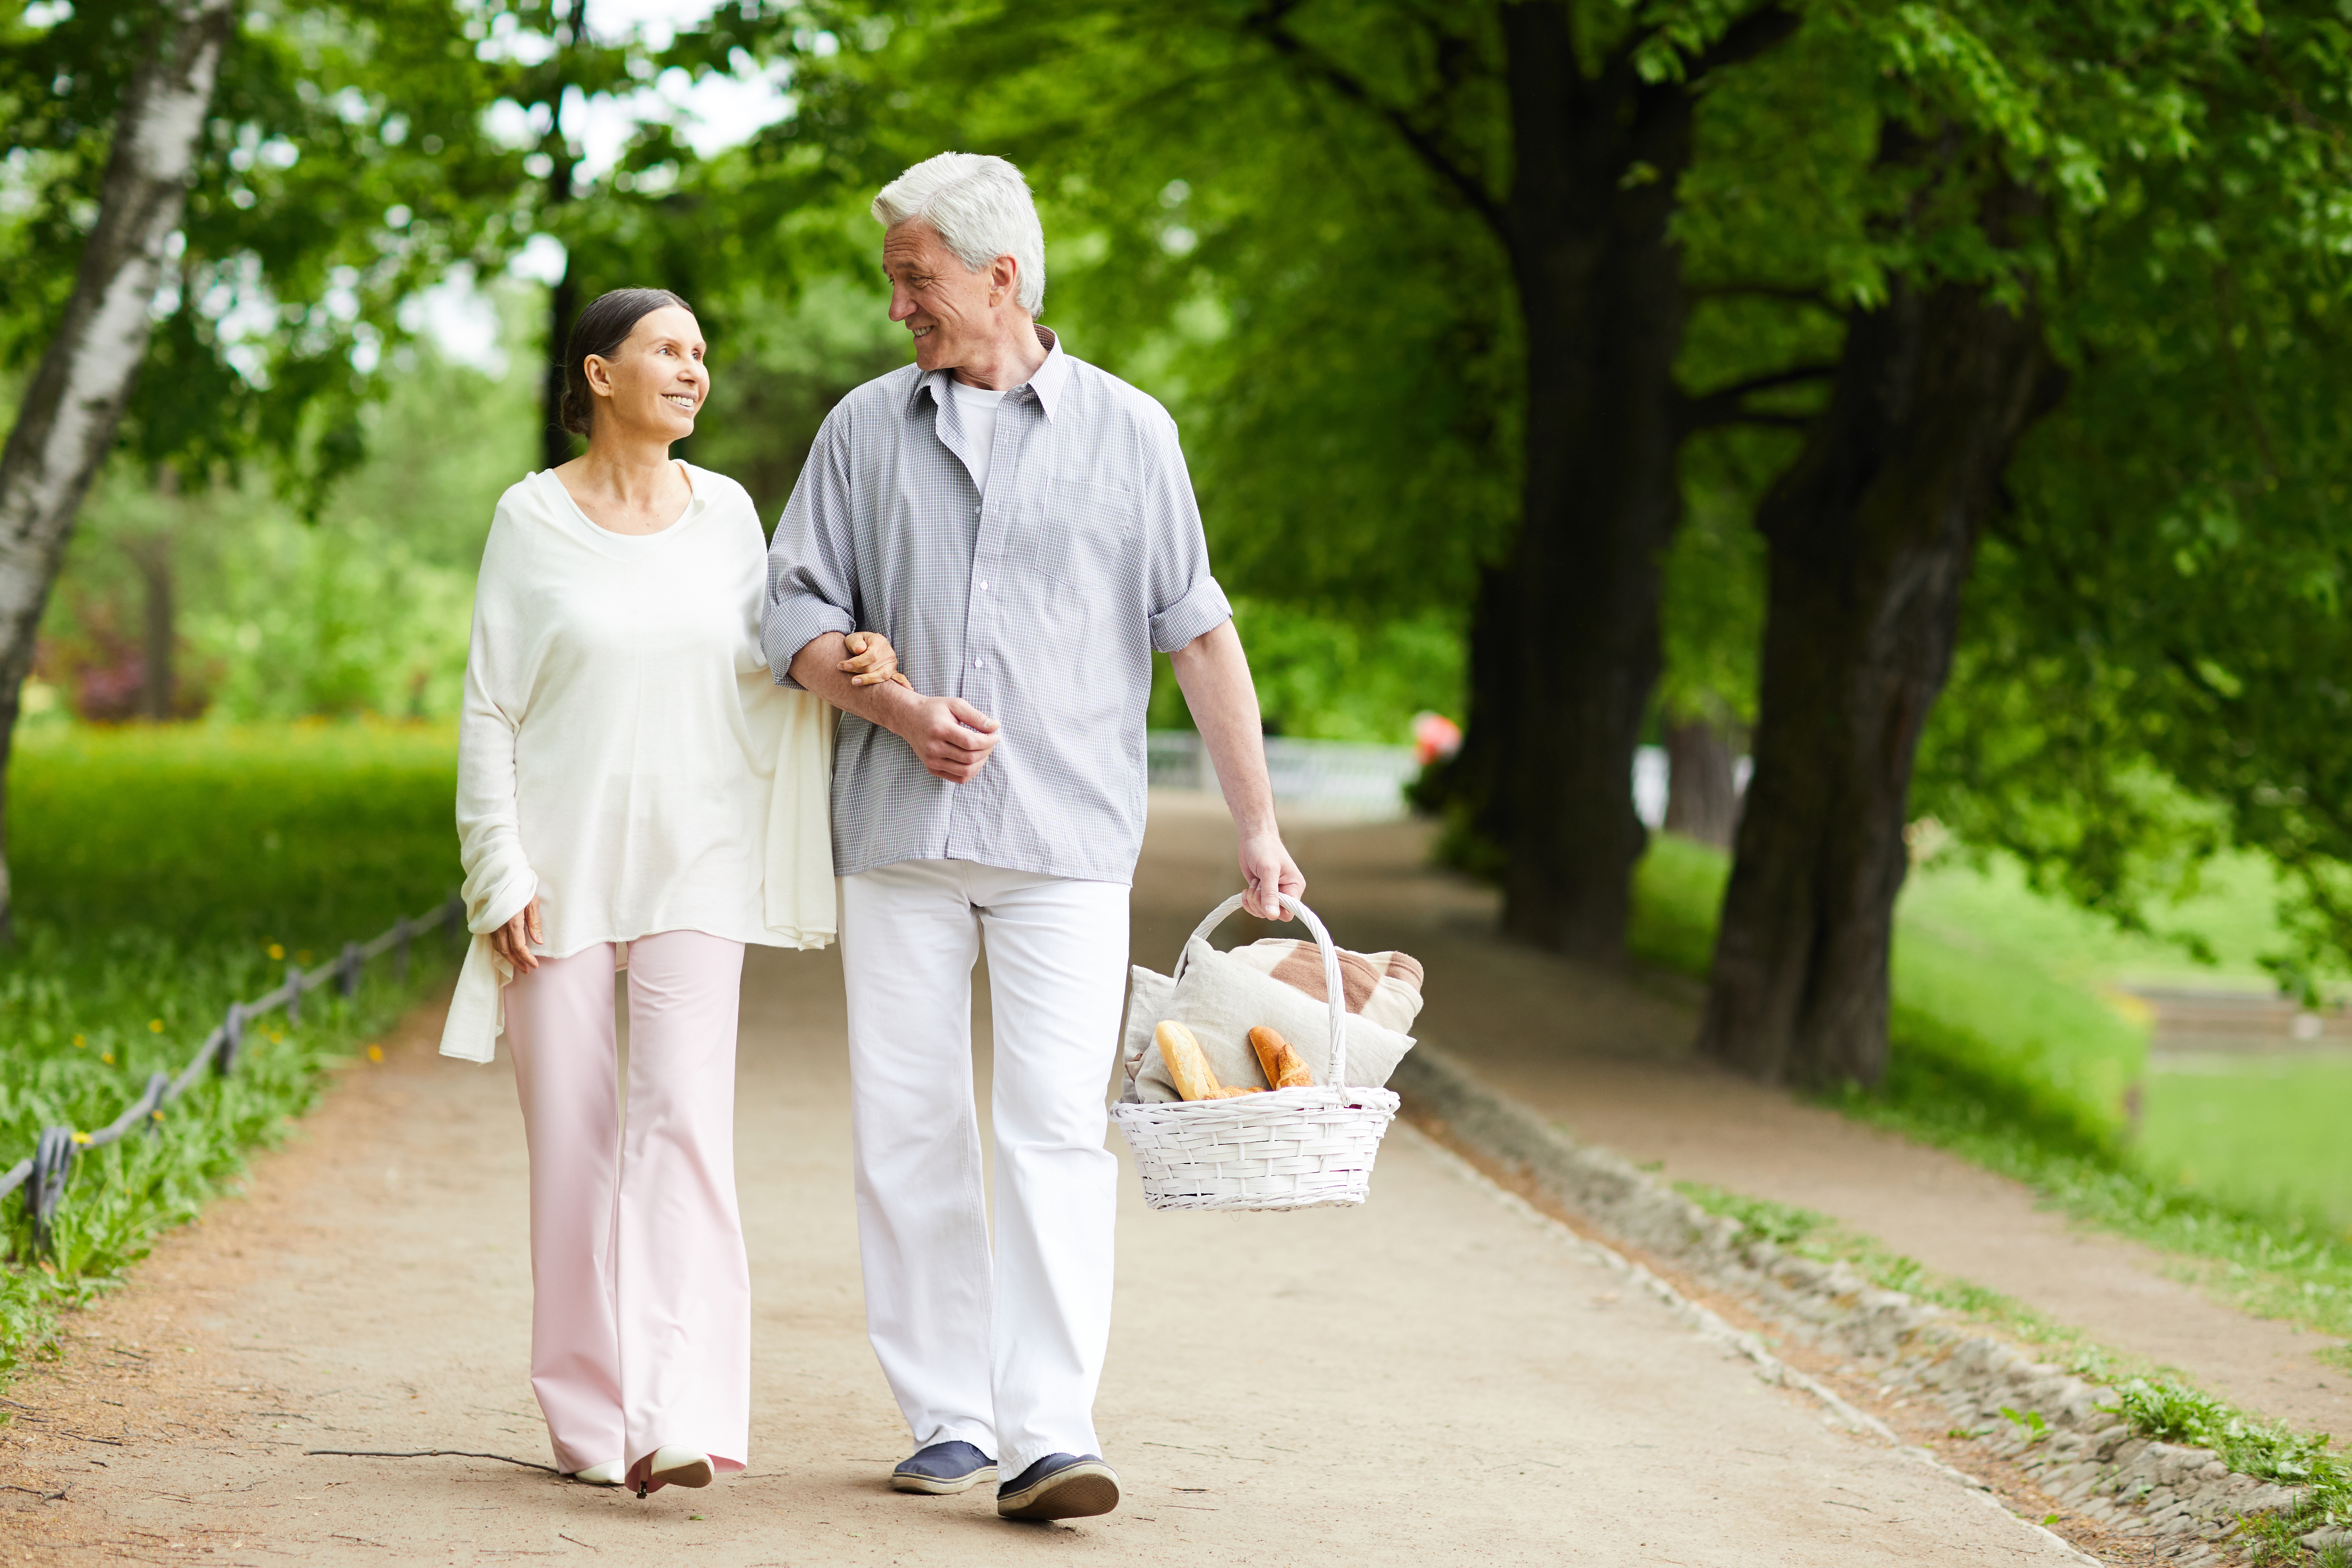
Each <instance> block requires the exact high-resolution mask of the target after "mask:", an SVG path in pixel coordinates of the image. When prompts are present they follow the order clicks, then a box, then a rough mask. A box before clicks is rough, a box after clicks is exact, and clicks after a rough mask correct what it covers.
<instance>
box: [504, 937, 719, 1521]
mask: <svg viewBox="0 0 2352 1568" xmlns="http://www.w3.org/2000/svg"><path fill="white" fill-rule="evenodd" d="M613 957H614V955H613V949H612V946H611V945H610V944H609V943H599V944H597V945H596V946H594V947H590V948H584V949H583V950H582V951H580V952H575V953H572V954H571V955H570V956H569V957H565V958H558V959H542V960H541V962H540V965H539V967H538V968H537V969H536V970H533V971H531V972H530V973H524V974H518V975H516V976H515V978H514V981H513V983H512V984H509V986H508V988H507V996H506V1014H507V1016H506V1026H507V1042H508V1045H509V1047H510V1048H511V1049H512V1050H513V1052H514V1064H515V1087H516V1089H517V1090H518V1092H519V1093H520V1095H521V1098H522V1116H523V1127H524V1130H525V1131H526V1133H527V1135H528V1136H529V1138H530V1277H531V1285H532V1289H533V1300H532V1305H531V1319H530V1384H531V1387H532V1389H533V1390H534V1391H535V1392H536V1393H537V1394H538V1395H539V1407H540V1409H541V1412H543V1413H544V1414H545V1415H546V1416H547V1430H548V1435H549V1436H551V1438H553V1439H554V1443H555V1459H556V1464H557V1467H558V1468H561V1469H563V1470H566V1471H571V1470H583V1469H586V1468H589V1467H590V1466H592V1465H603V1464H610V1463H612V1462H614V1460H619V1461H621V1462H622V1463H623V1464H625V1465H626V1466H629V1467H632V1468H635V1467H638V1466H639V1465H640V1463H641V1461H643V1460H645V1459H646V1458H649V1457H650V1456H651V1455H652V1453H653V1451H654V1450H655V1449H656V1448H658V1447H662V1446H664V1445H665V1444H676V1445H678V1446H681V1447H688V1448H693V1449H697V1450H698V1451H700V1452H702V1453H705V1454H708V1455H709V1456H710V1459H711V1462H712V1464H713V1465H715V1466H716V1467H717V1468H719V1469H721V1470H740V1469H741V1468H743V1464H744V1460H745V1458H747V1457H748V1452H749V1449H750V1447H751V1440H750V1439H751V1268H750V1265H749V1264H748V1263H747V1262H746V1261H745V1259H744V1256H743V1224H742V1219H741V1216H740V1214H739V1213H738V1211H737V1209H736V1206H735V1002H736V993H737V989H738V986H739V984H740V980H741V978H742V973H743V944H742V943H741V942H728V941H724V940H722V939H721V938H719V937H715V936H706V935H704V934H703V933H702V932H700V931H663V932H661V933H660V934H659V935H656V936H648V937H641V938H639V939H638V940H637V941H635V942H631V943H629V970H628V975H629V1086H628V1088H629V1093H628V1110H627V1115H626V1118H625V1121H624V1117H623V1114H622V1110H621V1104H620V1098H619V1089H618V1083H617V1079H618V1077H619V1071H618V1059H617V1053H616V1051H615V1048H614V1006H613ZM633 1479H634V1478H633Z"/></svg>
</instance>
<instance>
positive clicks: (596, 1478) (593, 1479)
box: [572, 1459, 628, 1487]
mask: <svg viewBox="0 0 2352 1568" xmlns="http://www.w3.org/2000/svg"><path fill="white" fill-rule="evenodd" d="M627 1475H628V1467H627V1466H625V1465H624V1464H622V1463H621V1461H620V1460H618V1459H614V1460H613V1461H612V1462H611V1463H610V1464H604V1465H591V1466H589V1467H588V1468H586V1469H584V1470H574V1471H572V1479H573V1480H575V1481H584V1482H586V1483H587V1484H588V1485H590V1486H592V1487H617V1486H619V1485H620V1484H621V1482H622V1481H623V1479H625V1478H626V1477H627Z"/></svg>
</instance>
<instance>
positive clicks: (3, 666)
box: [0, 0, 235, 937]
mask: <svg viewBox="0 0 2352 1568" xmlns="http://www.w3.org/2000/svg"><path fill="white" fill-rule="evenodd" d="M234 8H235V0H167V4H166V5H164V6H163V15H162V16H161V18H160V19H159V20H158V22H157V25H156V28H155V32H154V35H153V37H152V40H151V41H150V44H149V47H148V52H147V55H146V57H145V58H143V59H142V60H141V61H140V62H139V66H138V68H137V69H136V70H135V71H133V72H132V73H131V84H130V88H129V89H128V91H127V92H126V93H125V94H124V96H123V100H122V108H121V112H120V114H119V115H118V116H117V117H116V121H115V130H114V148H113V152H112V153H111V154H110V156H109V158H108V161H107V165H106V183H105V185H104V187H103V189H102V190H101V192H100V199H99V211H98V223H97V226H95V227H93V228H92V229H91V230H90V235H89V244H88V245H87V246H85V247H83V250H82V257H81V269H80V271H79V273H78V274H77V276H76V277H75V279H74V290H73V296H72V298H71V299H69V300H68V301H67V303H66V309H65V316H64V319H63V320H62V321H59V322H58V331H57V335H56V336H55V337H54V338H52V339H51V340H50V341H49V346H48V349H47V352H46V353H43V354H42V356H41V363H40V368H39V369H38V370H37V372H35V373H34V375H33V381H32V384H31V386H30V387H29V388H28V389H27V390H26V394H25V401H24V403H23V405H21V406H20V407H19V408H18V409H17V412H16V425H15V426H14V427H13V428H12V429H11V430H10V431H9V433H8V446H7V449H6V452H5V455H0V937H5V936H6V935H7V934H8V933H9V931H11V930H12V929H13V916H14V909H15V901H14V899H13V897H12V896H11V889H10V886H9V880H8V871H7V839H6V837H5V834H6V829H5V821H6V818H5V805H6V799H7V797H6V782H5V781H6V778H7V763H8V747H9V743H10V741H11V739H12V737H13V736H14V735H15V732H16V711H17V705H18V703H19V701H20V700H21V697H22V693H23V689H24V684H25V677H26V675H27V674H29V673H30V672H31V670H32V667H33V636H34V633H35V632H36V631H37V630H38V628H39V626H40V624H41V612H42V610H43V609H44V608H45V607H46V606H47V604H48V599H49V588H50V585H51V584H53V583H54V582H55V581H56V579H57V574H58V564H59V563H60V562H61V561H62V560H63V559H64V557H65V547H66V540H67V538H68V536H69V535H70V534H71V533H72V531H73V524H74V516H75V513H77V512H78V511H79V510H80V508H81V501H82V497H83V496H84V495H85V494H87V493H88V491H89V483H90V480H91V479H92V478H93V477H94V476H95V475H96V474H97V472H98V469H99V467H100V464H102V463H103V462H105V460H106V455H107V453H108V451H109V450H110V448H111V447H113V445H114V433H115V429H116V427H117V426H119V425H120V424H121V420H122V410H123V406H124V405H125V404H126V403H127V402H128V401H129V400H130V396H131V384H132V382H133V381H134V380H136V379H137V377H138V374H139V365H140V363H141V362H142V360H144V359H145V358H146V357H147V339H148V332H149V320H148V313H147V312H148V305H149V303H150V301H152V300H153V299H154V297H155V290H156V289H157V287H158V285H159V284H160V283H161V281H162V279H163V261H164V254H163V249H164V244H165V242H166V240H168V239H169V238H170V237H171V235H172V232H173V230H174V229H176V228H178V227H179V226H180V215H181V212H182V210H183V209H184V206H185V205H186V201H187V191H188V175H189V172H190V170H191V169H192V168H193V167H194V162H195V153H196V142H197V138H198V137H199V135H201V134H202V132H203V130H204V123H205V109H206V108H207V106H208V105H209V104H210V103H211V101H212V94H213V81H214V79H215V77H216V76H217V75H218V74H219V70H220V58H221V50H222V48H223V47H224V46H225V45H226V42H227V39H228V33H229V26H230V24H231V22H232V20H233V19H234Z"/></svg>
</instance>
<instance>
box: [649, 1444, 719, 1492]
mask: <svg viewBox="0 0 2352 1568" xmlns="http://www.w3.org/2000/svg"><path fill="white" fill-rule="evenodd" d="M715 1473H716V1472H715V1471H714V1470H713V1469H712V1468H711V1464H710V1456H709V1455H708V1454H704V1453H699V1452H697V1451H696V1450H695V1449H692V1448H678V1447H670V1446H669V1445H667V1444H664V1445H663V1446H662V1447H658V1448H656V1449H655V1450H654V1457H653V1459H652V1460H651V1462H650V1464H649V1465H648V1467H647V1469H646V1479H647V1480H649V1481H659V1482H660V1483H661V1484H662V1485H664V1486H671V1487H707V1486H709V1484H710V1478H711V1477H712V1475H714V1474H715Z"/></svg>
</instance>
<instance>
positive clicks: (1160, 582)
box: [1143, 414, 1234, 653]
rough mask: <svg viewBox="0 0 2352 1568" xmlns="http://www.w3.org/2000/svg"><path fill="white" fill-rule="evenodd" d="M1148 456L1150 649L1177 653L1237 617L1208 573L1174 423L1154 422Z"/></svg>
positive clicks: (1146, 517) (1203, 541)
mask: <svg viewBox="0 0 2352 1568" xmlns="http://www.w3.org/2000/svg"><path fill="white" fill-rule="evenodd" d="M1153 436H1154V437H1155V438H1154V439H1153V440H1151V441H1150V444H1149V447H1148V449H1147V450H1146V452H1145V453H1144V463H1145V470H1144V477H1143V508H1144V528H1145V531H1146V536H1147V538H1148V539H1149V541H1150V562H1151V578H1150V595H1151V647H1152V648H1153V650H1154V651H1155V652H1158V653H1174V652H1175V651H1176V650H1177V649H1178V648H1181V647H1185V646H1186V645H1188V644H1190V643H1191V642H1192V639H1193V638H1195V637H1199V636H1201V635H1202V633H1203V632H1210V631H1214V630H1215V629H1216V628H1217V627H1218V626H1223V624H1224V623H1225V622H1227V621H1229V620H1232V619H1233V618H1234V606H1233V605H1232V604H1231V602H1229V601H1228V600H1227V599H1226V598H1225V591H1224V590H1223V588H1221V587H1219V586H1218V585H1217V580H1216V578H1214V577H1213V576H1211V575H1210V574H1209V540H1208V535H1207V534H1206V533H1205V532H1203V531H1202V527H1201V507H1200V503H1199V502H1198V501H1197V500H1194V499H1193V496H1192V474H1191V472H1190V471H1189V470H1188V469H1187V468H1185V467H1184V450H1183V448H1182V447H1181V446H1179V445H1178V444H1177V440H1176V422H1175V421H1174V420H1173V419H1170V418H1168V417H1167V416H1165V415H1164V414H1163V415H1162V416H1161V417H1160V419H1158V420H1156V421H1154V424H1153Z"/></svg>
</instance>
